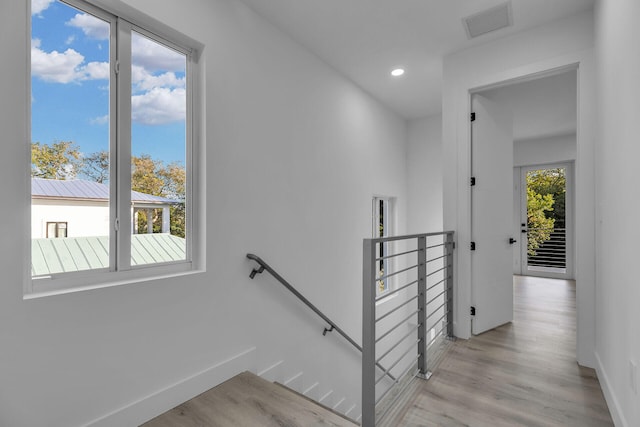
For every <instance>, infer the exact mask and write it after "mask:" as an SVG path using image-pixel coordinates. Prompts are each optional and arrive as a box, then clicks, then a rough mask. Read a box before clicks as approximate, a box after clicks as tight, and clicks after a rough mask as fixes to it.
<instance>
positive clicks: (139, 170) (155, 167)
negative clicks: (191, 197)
mask: <svg viewBox="0 0 640 427" xmlns="http://www.w3.org/2000/svg"><path fill="white" fill-rule="evenodd" d="M186 181H187V175H186V172H185V169H184V166H182V165H180V164H178V163H170V164H168V165H166V164H164V162H162V161H160V160H154V159H153V158H151V156H149V155H148V154H143V155H141V156H139V157H136V156H133V157H132V158H131V188H132V190H135V191H139V192H141V193H146V194H151V195H154V196H161V197H167V198H170V199H174V200H179V201H180V202H181V203H178V204H174V205H172V206H171V207H170V208H169V212H170V216H171V220H170V223H169V224H170V231H171V234H172V235H174V236H179V237H185V230H186V215H185V204H184V202H185V195H186ZM146 215H147V214H146V212H143V211H141V212H139V213H138V230H140V231H141V232H144V230H146V227H147V225H146V224H147V217H146ZM153 224H154V226H153V227H154V230H153V231H154V232H160V231H161V224H162V214H161V211H160V210H154V218H153Z"/></svg>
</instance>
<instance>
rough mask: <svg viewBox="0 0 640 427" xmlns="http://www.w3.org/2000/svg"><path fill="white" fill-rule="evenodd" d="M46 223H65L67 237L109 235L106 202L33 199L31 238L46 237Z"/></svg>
mask: <svg viewBox="0 0 640 427" xmlns="http://www.w3.org/2000/svg"><path fill="white" fill-rule="evenodd" d="M47 222H66V223H67V233H68V234H67V237H85V236H107V235H109V206H108V204H107V202H90V201H81V202H76V201H67V202H66V203H65V204H64V205H63V204H60V202H59V201H53V200H44V199H34V200H33V202H32V204H31V237H32V238H34V239H35V238H39V237H47Z"/></svg>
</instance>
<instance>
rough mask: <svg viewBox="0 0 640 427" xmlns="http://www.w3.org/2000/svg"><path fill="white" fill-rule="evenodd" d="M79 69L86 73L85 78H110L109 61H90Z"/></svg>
mask: <svg viewBox="0 0 640 427" xmlns="http://www.w3.org/2000/svg"><path fill="white" fill-rule="evenodd" d="M79 71H80V73H82V74H83V75H84V76H83V80H109V72H110V69H109V63H108V62H89V63H88V64H87V65H86V66H84V67H81V68H80V70H79Z"/></svg>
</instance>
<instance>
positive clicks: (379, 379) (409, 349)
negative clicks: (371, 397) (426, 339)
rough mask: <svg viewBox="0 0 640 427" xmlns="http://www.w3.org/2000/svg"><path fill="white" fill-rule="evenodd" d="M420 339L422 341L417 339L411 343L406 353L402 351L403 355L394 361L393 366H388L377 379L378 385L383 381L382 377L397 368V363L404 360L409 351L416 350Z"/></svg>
mask: <svg viewBox="0 0 640 427" xmlns="http://www.w3.org/2000/svg"><path fill="white" fill-rule="evenodd" d="M420 341H422V340H416V341H415V342H413V343H411V345H410V346H409V348H407V349H406V350H405V352H404V353H402V355H401V356H400V357H399V358H398V359H397V360H396V361H395V362H393V364H392V365H391V366H389V367H388V368H387V370H386V371H385V372H384V373H383V374H382V375H380V377H379V378H378V379H377V380H376V385H378V383H379V382H380V381H382V379H383V378H384V377H385V376H386V374H387V372H390V371H391V370H392V369H393V368H395V367H396V365H397V364H398V363H400V362H401V361H402V359H404V358H405V356H406V355H407V354H409V352H410V351H411V350H415V346H416V344H418V343H420Z"/></svg>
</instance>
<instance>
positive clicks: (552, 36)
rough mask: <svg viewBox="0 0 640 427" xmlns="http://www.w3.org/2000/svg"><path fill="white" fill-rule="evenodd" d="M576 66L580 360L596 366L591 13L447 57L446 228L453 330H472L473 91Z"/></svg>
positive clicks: (461, 332) (462, 333)
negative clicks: (451, 256) (452, 268)
mask: <svg viewBox="0 0 640 427" xmlns="http://www.w3.org/2000/svg"><path fill="white" fill-rule="evenodd" d="M575 65H577V66H578V82H579V91H578V98H579V103H578V111H579V115H578V125H577V133H578V143H577V147H578V148H577V159H576V177H577V179H576V181H577V183H578V185H577V186H576V211H577V212H579V215H578V217H577V218H576V227H577V233H576V234H577V236H578V240H577V245H576V248H578V249H577V266H576V267H577V283H578V285H577V286H578V291H577V304H578V316H577V317H578V332H577V338H578V349H577V354H578V361H579V362H580V363H581V364H584V365H587V366H593V365H594V356H593V350H594V339H595V338H594V337H595V334H594V330H595V321H594V304H595V303H594V293H595V291H594V287H595V285H594V276H595V270H594V260H595V258H594V251H593V246H594V194H593V187H594V173H593V164H594V158H593V126H594V124H593V122H594V117H593V116H594V108H595V100H594V89H593V87H594V75H593V74H594V63H593V14H592V13H590V12H587V13H582V14H579V15H576V16H573V17H570V18H567V19H562V20H559V21H555V22H552V23H550V24H547V25H543V26H541V27H538V28H534V29H532V30H529V31H525V32H522V33H519V34H516V35H513V36H510V37H505V38H503V39H499V40H496V41H494V42H491V43H487V44H484V45H481V46H478V47H475V48H472V49H468V50H465V51H462V52H459V53H455V54H452V55H450V56H448V57H446V58H445V60H444V73H443V75H444V82H443V168H444V184H443V187H444V200H443V206H444V228H445V229H456V231H457V240H458V248H461V249H460V250H458V251H457V258H456V264H457V268H456V271H457V274H456V276H455V277H456V280H457V288H456V298H457V304H456V324H455V331H456V335H458V336H460V337H463V338H466V337H468V336H469V335H470V316H469V315H468V312H469V306H470V305H471V286H470V282H471V277H470V271H471V269H470V253H469V251H466V250H464V249H463V248H467V247H469V242H470V240H471V239H470V237H471V236H470V229H471V221H470V187H469V185H468V183H469V170H470V155H469V138H470V131H469V129H470V126H469V113H470V96H469V92H470V91H471V90H473V89H480V88H488V87H491V86H492V85H496V84H498V83H500V82H504V81H510V80H513V81H518V80H519V79H522V78H524V77H525V76H530V75H539V74H540V73H544V72H545V71H547V70H550V69H558V68H563V67H568V66H575Z"/></svg>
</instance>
